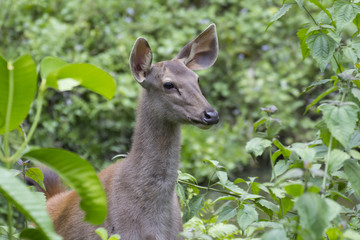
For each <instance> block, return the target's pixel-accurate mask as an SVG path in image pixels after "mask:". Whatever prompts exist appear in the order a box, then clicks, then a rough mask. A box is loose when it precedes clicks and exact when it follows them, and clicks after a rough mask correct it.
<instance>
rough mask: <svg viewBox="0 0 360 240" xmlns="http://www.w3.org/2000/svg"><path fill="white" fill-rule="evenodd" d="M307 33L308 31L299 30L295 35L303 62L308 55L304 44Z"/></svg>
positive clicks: (308, 51) (308, 52) (307, 49)
mask: <svg viewBox="0 0 360 240" xmlns="http://www.w3.org/2000/svg"><path fill="white" fill-rule="evenodd" d="M307 32H308V29H299V30H298V31H297V34H296V35H297V36H298V38H299V40H300V49H301V54H302V57H303V60H305V59H306V58H307V57H308V56H309V54H310V50H309V48H308V46H307V44H306V38H307Z"/></svg>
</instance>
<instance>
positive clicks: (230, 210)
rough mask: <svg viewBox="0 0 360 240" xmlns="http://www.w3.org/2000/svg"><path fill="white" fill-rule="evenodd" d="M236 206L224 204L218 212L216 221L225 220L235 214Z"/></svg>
mask: <svg viewBox="0 0 360 240" xmlns="http://www.w3.org/2000/svg"><path fill="white" fill-rule="evenodd" d="M236 212H237V208H234V207H231V206H225V207H224V208H223V209H222V210H221V212H220V213H219V215H218V217H217V219H216V223H221V222H224V221H227V220H229V219H231V218H233V217H235V216H236Z"/></svg>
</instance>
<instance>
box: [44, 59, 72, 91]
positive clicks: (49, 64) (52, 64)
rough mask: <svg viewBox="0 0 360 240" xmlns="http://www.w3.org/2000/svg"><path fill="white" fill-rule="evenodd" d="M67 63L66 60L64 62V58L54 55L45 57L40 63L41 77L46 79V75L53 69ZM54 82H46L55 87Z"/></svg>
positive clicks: (57, 68) (55, 69)
mask: <svg viewBox="0 0 360 240" xmlns="http://www.w3.org/2000/svg"><path fill="white" fill-rule="evenodd" d="M66 65H68V63H67V62H65V61H64V60H62V59H60V58H56V57H45V58H44V59H43V60H42V61H41V64H40V75H41V78H43V79H46V78H47V77H48V75H49V74H50V73H52V72H54V71H57V70H59V69H60V68H62V67H64V66H66ZM55 83H56V82H53V84H54V85H52V83H50V82H48V83H47V85H48V86H50V87H53V88H56V84H55Z"/></svg>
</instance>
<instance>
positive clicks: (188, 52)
mask: <svg viewBox="0 0 360 240" xmlns="http://www.w3.org/2000/svg"><path fill="white" fill-rule="evenodd" d="M218 49H219V46H218V39H217V35H216V27H215V24H210V26H208V27H207V28H206V29H205V30H204V31H203V32H202V33H201V34H200V35H199V36H197V37H196V38H195V39H193V40H192V41H190V42H189V43H188V44H186V45H185V47H184V48H183V49H182V50H181V51H180V52H179V53H178V55H176V57H175V58H174V59H179V60H181V61H183V62H184V64H185V65H186V66H187V67H188V68H190V69H191V70H201V69H206V68H208V67H211V66H212V65H213V64H214V62H215V60H216V58H217V55H218Z"/></svg>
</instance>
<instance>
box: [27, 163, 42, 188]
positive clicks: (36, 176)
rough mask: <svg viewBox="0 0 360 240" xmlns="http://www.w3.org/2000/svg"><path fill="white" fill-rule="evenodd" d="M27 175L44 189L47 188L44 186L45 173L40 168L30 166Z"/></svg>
mask: <svg viewBox="0 0 360 240" xmlns="http://www.w3.org/2000/svg"><path fill="white" fill-rule="evenodd" d="M25 175H26V176H27V177H29V178H31V179H32V180H34V181H35V182H36V183H37V184H39V185H40V187H41V188H42V189H44V190H45V186H44V174H43V173H42V171H41V170H40V169H39V168H29V169H27V170H26V173H25Z"/></svg>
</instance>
